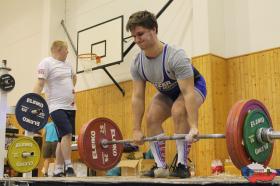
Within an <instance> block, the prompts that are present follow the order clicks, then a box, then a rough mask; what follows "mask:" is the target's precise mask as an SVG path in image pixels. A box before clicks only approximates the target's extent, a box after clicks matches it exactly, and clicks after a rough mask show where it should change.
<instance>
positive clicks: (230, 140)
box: [226, 101, 243, 167]
mask: <svg viewBox="0 0 280 186" xmlns="http://www.w3.org/2000/svg"><path fill="white" fill-rule="evenodd" d="M242 103H243V101H238V102H236V103H235V104H234V105H233V106H232V108H231V110H230V112H229V115H228V117H227V126H226V143H227V149H228V153H229V156H230V158H231V160H232V162H233V164H234V165H235V166H236V167H240V166H241V163H240V161H239V159H240V158H239V154H238V152H237V151H236V150H235V147H234V139H235V131H234V118H236V113H237V110H238V108H239V107H240V105H242Z"/></svg>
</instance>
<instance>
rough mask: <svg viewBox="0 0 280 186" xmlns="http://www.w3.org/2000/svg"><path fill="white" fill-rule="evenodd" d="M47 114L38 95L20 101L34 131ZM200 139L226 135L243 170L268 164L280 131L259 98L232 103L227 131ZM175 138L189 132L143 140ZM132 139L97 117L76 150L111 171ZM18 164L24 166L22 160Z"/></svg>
mask: <svg viewBox="0 0 280 186" xmlns="http://www.w3.org/2000/svg"><path fill="white" fill-rule="evenodd" d="M48 116H49V115H48V106H47V103H46V102H45V100H44V98H42V97H41V96H39V95H37V94H32V93H30V94H26V95H24V96H23V97H22V98H21V99H20V100H19V101H18V103H17V106H16V118H17V121H18V122H19V124H20V125H21V126H22V127H23V128H24V129H26V130H29V131H32V132H35V131H37V130H40V129H41V128H43V127H44V125H45V124H46V123H47V119H48ZM197 138H198V139H216V138H225V139H226V144H227V150H228V153H229V155H230V158H231V159H232V162H233V164H234V165H235V166H236V167H237V168H239V169H240V168H242V167H244V166H247V165H248V164H251V163H252V162H257V163H260V164H263V165H264V166H267V165H268V163H269V161H270V159H271V156H272V152H273V140H274V139H279V138H280V132H277V131H273V126H272V121H271V118H270V115H269V112H268V111H267V109H266V107H265V106H264V105H263V104H262V103H261V102H260V101H258V100H256V99H250V100H242V101H238V102H237V103H235V104H234V105H233V107H232V108H231V110H230V112H229V114H228V117H227V122H226V133H225V134H200V135H198V136H197ZM176 139H188V135H182V136H176V137H175V136H164V137H160V138H155V137H150V138H145V139H144V141H161V140H176ZM131 142H133V140H123V137H122V134H121V131H120V129H119V127H118V126H117V124H116V123H115V122H113V121H112V120H110V119H108V118H96V119H92V120H91V121H89V122H88V123H87V124H85V125H83V127H82V128H81V130H80V133H79V136H78V141H77V150H78V152H79V155H80V158H81V159H82V160H83V162H84V163H85V164H86V165H87V166H88V167H89V168H91V169H93V170H109V169H111V168H113V167H114V166H116V165H117V164H118V163H119V161H120V160H121V155H122V152H123V144H124V143H131ZM18 146H21V145H18ZM24 152H25V153H26V154H27V157H28V158H30V157H35V154H36V153H32V152H36V151H35V150H30V151H24ZM28 153H29V154H28ZM28 158H27V159H28ZM24 159H26V158H23V159H22V160H21V161H25V160H24ZM26 161H27V160H26ZM19 164H23V165H24V163H22V162H21V163H19ZM13 168H14V167H13ZM14 169H15V168H14Z"/></svg>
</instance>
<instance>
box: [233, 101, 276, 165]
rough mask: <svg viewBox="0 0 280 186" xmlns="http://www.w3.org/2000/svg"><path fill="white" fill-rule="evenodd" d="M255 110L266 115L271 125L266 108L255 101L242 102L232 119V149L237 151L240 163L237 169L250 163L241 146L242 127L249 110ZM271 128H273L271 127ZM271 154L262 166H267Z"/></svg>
mask: <svg viewBox="0 0 280 186" xmlns="http://www.w3.org/2000/svg"><path fill="white" fill-rule="evenodd" d="M255 109H260V110H262V111H263V112H265V113H266V115H267V117H268V119H269V122H270V123H271V125H272V121H271V117H270V115H269V112H268V110H267V109H266V107H265V106H264V105H263V104H262V103H261V102H260V101H258V100H255V99H251V100H246V101H244V102H243V104H242V105H240V107H239V109H238V110H237V113H236V116H235V118H234V133H235V137H234V143H233V145H234V147H233V148H234V149H235V151H237V153H238V154H239V156H238V158H239V162H240V163H241V164H240V165H239V166H238V168H241V167H243V166H247V165H248V164H251V163H252V160H251V158H250V157H249V156H248V154H247V153H246V149H245V148H244V145H243V125H244V122H245V118H246V116H247V113H248V112H249V111H250V110H255ZM271 127H273V126H271ZM272 152H273V145H272ZM272 152H271V155H270V156H269V158H268V159H267V160H266V161H265V162H264V163H263V164H264V166H267V165H268V163H269V161H270V159H271V156H272Z"/></svg>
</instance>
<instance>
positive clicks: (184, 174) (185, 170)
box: [170, 163, 191, 178]
mask: <svg viewBox="0 0 280 186" xmlns="http://www.w3.org/2000/svg"><path fill="white" fill-rule="evenodd" d="M170 176H172V177H179V178H189V177H191V173H190V170H189V167H186V166H185V165H183V164H181V163H179V164H178V165H177V166H176V167H175V170H174V171H173V172H172V173H171V174H170Z"/></svg>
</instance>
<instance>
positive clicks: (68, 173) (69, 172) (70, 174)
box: [65, 167, 76, 177]
mask: <svg viewBox="0 0 280 186" xmlns="http://www.w3.org/2000/svg"><path fill="white" fill-rule="evenodd" d="M65 175H66V177H74V176H76V174H75V172H74V169H73V168H72V167H68V168H67V169H66V171H65Z"/></svg>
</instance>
